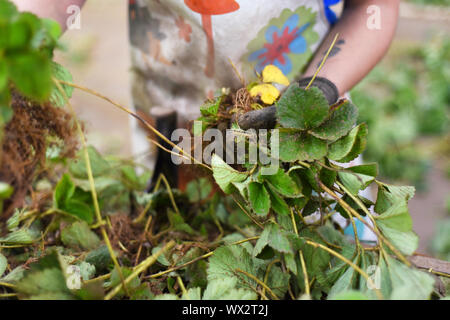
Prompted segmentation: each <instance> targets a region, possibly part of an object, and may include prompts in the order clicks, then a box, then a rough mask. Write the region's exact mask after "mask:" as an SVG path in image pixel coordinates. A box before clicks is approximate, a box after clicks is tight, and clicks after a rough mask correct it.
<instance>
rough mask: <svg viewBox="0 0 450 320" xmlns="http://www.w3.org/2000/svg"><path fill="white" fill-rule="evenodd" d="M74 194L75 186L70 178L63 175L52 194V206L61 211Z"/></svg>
mask: <svg viewBox="0 0 450 320" xmlns="http://www.w3.org/2000/svg"><path fill="white" fill-rule="evenodd" d="M74 192H75V184H74V183H73V182H72V179H71V178H70V176H69V175H68V174H67V173H65V174H64V175H63V176H62V178H61V180H59V182H58V184H57V185H56V187H55V191H54V193H53V203H54V206H55V207H56V208H58V209H63V208H64V207H65V205H66V202H67V201H68V200H69V199H70V198H71V197H72V196H73V194H74Z"/></svg>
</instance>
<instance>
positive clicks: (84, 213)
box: [60, 199, 94, 224]
mask: <svg viewBox="0 0 450 320" xmlns="http://www.w3.org/2000/svg"><path fill="white" fill-rule="evenodd" d="M60 209H61V210H62V211H64V212H66V213H68V214H70V215H72V216H75V217H77V218H79V219H81V220H83V221H86V222H87V223H89V224H90V223H92V222H93V221H94V210H93V207H92V206H90V205H88V204H87V203H84V202H82V201H79V200H76V199H69V200H68V201H67V202H66V204H65V206H64V208H60Z"/></svg>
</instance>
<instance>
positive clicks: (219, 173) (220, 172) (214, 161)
mask: <svg viewBox="0 0 450 320" xmlns="http://www.w3.org/2000/svg"><path fill="white" fill-rule="evenodd" d="M211 167H212V169H213V177H214V179H215V180H216V182H217V184H218V185H219V187H220V188H221V189H222V190H223V192H225V193H228V194H229V193H231V192H232V191H233V186H232V185H231V184H232V183H233V182H242V181H244V180H245V179H246V178H247V176H248V175H247V174H246V173H243V172H239V171H237V170H235V169H233V168H232V167H230V166H229V165H228V164H226V163H225V161H223V160H222V158H220V157H219V156H218V155H216V154H213V156H212V157H211Z"/></svg>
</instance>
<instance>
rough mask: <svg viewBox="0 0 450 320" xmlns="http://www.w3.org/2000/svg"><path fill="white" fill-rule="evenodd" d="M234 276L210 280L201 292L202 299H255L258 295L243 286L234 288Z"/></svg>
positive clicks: (235, 284) (235, 283)
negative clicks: (202, 292)
mask: <svg viewBox="0 0 450 320" xmlns="http://www.w3.org/2000/svg"><path fill="white" fill-rule="evenodd" d="M237 283H238V281H237V280H236V278H222V279H217V280H213V281H210V282H209V283H208V286H207V287H206V290H205V292H204V294H203V300H256V299H257V298H258V295H257V294H256V293H255V292H253V291H250V290H247V289H244V288H236V286H237Z"/></svg>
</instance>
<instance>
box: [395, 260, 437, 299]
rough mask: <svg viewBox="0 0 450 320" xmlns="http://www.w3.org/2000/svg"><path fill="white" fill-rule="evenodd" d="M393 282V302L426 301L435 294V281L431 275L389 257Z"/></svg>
mask: <svg viewBox="0 0 450 320" xmlns="http://www.w3.org/2000/svg"><path fill="white" fill-rule="evenodd" d="M387 264H388V266H389V268H388V270H389V276H390V280H391V286H392V293H391V297H390V298H391V299H392V300H426V299H429V298H430V296H431V293H432V292H433V287H434V279H433V277H432V276H431V275H429V274H427V273H425V272H422V271H419V270H417V269H413V268H409V267H407V266H406V265H404V264H403V263H401V262H399V261H397V260H395V259H393V258H391V257H389V256H387Z"/></svg>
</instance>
